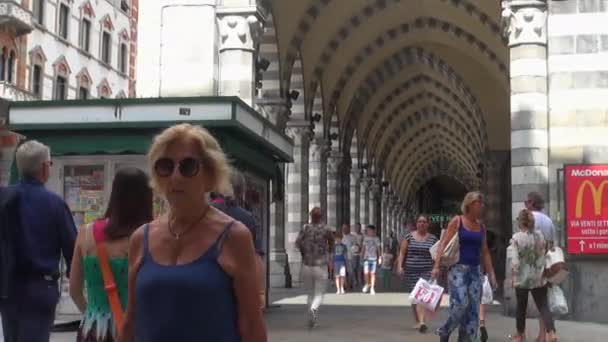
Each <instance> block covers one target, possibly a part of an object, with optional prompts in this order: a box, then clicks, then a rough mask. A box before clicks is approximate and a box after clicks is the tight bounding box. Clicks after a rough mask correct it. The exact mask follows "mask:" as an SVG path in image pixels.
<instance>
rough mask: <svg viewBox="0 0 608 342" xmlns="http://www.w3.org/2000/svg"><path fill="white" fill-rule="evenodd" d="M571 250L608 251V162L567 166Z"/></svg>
mask: <svg viewBox="0 0 608 342" xmlns="http://www.w3.org/2000/svg"><path fill="white" fill-rule="evenodd" d="M564 188H565V191H564V194H565V196H564V197H565V209H566V220H565V223H566V234H567V250H568V253H570V254H608V196H607V195H606V192H608V165H566V166H565V167H564Z"/></svg>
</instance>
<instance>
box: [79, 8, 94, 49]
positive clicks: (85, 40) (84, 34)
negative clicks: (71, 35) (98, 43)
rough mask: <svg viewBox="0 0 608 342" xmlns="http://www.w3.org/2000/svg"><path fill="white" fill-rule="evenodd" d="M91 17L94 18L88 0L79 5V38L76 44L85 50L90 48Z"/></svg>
mask: <svg viewBox="0 0 608 342" xmlns="http://www.w3.org/2000/svg"><path fill="white" fill-rule="evenodd" d="M93 18H95V12H94V11H93V6H92V5H91V2H90V1H87V2H85V3H84V4H83V5H82V6H81V7H80V38H79V40H78V46H80V48H81V49H83V50H84V51H86V52H90V50H91V32H92V27H93V24H92V23H93Z"/></svg>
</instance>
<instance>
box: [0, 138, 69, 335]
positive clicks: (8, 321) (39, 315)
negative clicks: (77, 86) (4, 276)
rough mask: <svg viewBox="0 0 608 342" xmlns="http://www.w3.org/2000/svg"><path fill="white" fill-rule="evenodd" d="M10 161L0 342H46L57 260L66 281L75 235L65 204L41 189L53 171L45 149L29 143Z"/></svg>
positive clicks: (52, 312) (56, 296) (52, 316)
mask: <svg viewBox="0 0 608 342" xmlns="http://www.w3.org/2000/svg"><path fill="white" fill-rule="evenodd" d="M15 159H16V163H17V169H18V171H19V176H20V181H19V183H18V184H17V185H15V186H12V187H10V188H9V189H7V191H10V192H12V193H14V194H15V196H16V198H15V203H14V204H15V207H14V208H13V209H14V210H13V212H12V213H10V214H11V216H14V217H13V218H14V220H13V222H14V223H15V225H16V227H13V228H14V229H12V231H13V232H14V233H15V235H14V236H13V237H12V243H13V244H14V246H15V247H16V248H15V249H14V252H15V255H14V257H15V268H14V271H15V273H14V274H13V275H12V276H11V282H10V284H8V285H9V286H10V288H9V290H10V291H9V293H8V295H9V296H8V298H7V299H6V300H5V301H3V303H2V307H1V312H2V328H3V332H4V341H6V342H21V341H28V342H48V341H49V339H50V334H51V328H52V326H53V322H54V320H55V308H56V305H57V302H58V300H59V294H60V291H59V288H58V279H59V277H60V276H61V275H60V273H59V261H60V256H61V255H62V254H63V257H64V259H65V261H66V265H67V272H66V275H68V276H69V273H70V265H71V263H72V253H73V251H74V244H75V242H76V234H77V231H76V226H75V225H74V219H73V217H72V213H71V212H70V209H69V208H68V206H67V205H66V203H65V202H64V201H63V199H61V198H60V197H59V196H57V195H56V194H54V193H52V192H50V191H48V190H47V189H46V188H45V187H44V184H45V183H46V182H47V181H48V180H49V177H50V175H51V166H52V165H53V162H52V161H51V152H50V149H49V148H48V147H47V146H45V145H44V144H42V143H40V142H38V141H35V140H31V141H28V142H25V143H23V144H22V145H21V146H19V148H17V152H16V156H15Z"/></svg>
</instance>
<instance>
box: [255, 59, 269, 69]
mask: <svg viewBox="0 0 608 342" xmlns="http://www.w3.org/2000/svg"><path fill="white" fill-rule="evenodd" d="M269 66H270V61H269V60H267V59H266V58H264V57H261V58H260V59H258V61H257V63H256V64H255V67H256V68H257V69H258V70H262V71H267V70H268V67H269Z"/></svg>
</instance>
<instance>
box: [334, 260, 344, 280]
mask: <svg viewBox="0 0 608 342" xmlns="http://www.w3.org/2000/svg"><path fill="white" fill-rule="evenodd" d="M334 276H336V277H338V276H340V277H346V263H345V262H344V261H334Z"/></svg>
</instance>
